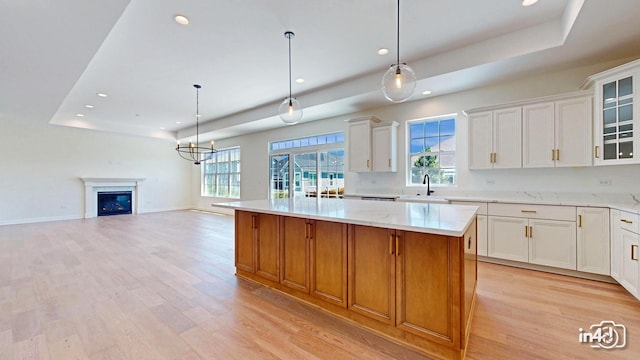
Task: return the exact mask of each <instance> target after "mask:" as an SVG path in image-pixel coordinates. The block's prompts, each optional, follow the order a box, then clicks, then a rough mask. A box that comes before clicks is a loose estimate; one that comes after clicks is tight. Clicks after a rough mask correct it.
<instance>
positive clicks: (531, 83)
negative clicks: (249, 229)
mask: <svg viewBox="0 0 640 360" xmlns="http://www.w3.org/2000/svg"><path fill="white" fill-rule="evenodd" d="M631 60H633V59H622V60H619V61H614V62H609V63H601V64H594V65H587V66H582V67H577V68H574V69H571V70H568V71H561V72H554V73H547V74H543V75H539V74H538V75H532V76H529V77H523V78H520V79H518V80H514V81H510V82H505V83H501V84H497V85H492V86H487V87H483V88H478V89H473V90H469V91H463V92H458V93H454V94H448V95H443V96H438V97H431V98H426V99H424V100H420V101H413V102H410V103H404V104H394V105H388V106H385V107H382V108H377V109H371V110H369V111H366V112H360V113H354V114H350V115H347V116H341V117H336V118H330V119H325V120H318V121H314V122H310V123H303V124H298V125H294V126H290V127H284V128H280V129H276V130H271V131H265V132H260V133H255V134H250V135H246V136H240V137H235V138H229V139H225V140H221V141H219V142H218V146H220V147H230V146H238V145H239V146H240V147H241V152H242V160H241V162H242V174H241V198H242V200H250V199H259V198H266V197H267V195H268V174H269V169H268V166H269V162H268V143H269V141H274V140H281V139H289V138H296V137H302V136H309V135H316V134H321V133H327V132H332V131H339V130H343V131H346V124H345V122H344V120H346V119H350V118H355V117H359V116H363V115H373V116H376V117H378V118H380V119H382V120H385V121H391V120H395V121H398V122H399V123H400V127H399V129H398V135H399V136H398V150H399V152H398V153H399V159H398V161H399V167H398V172H397V173H369V174H366V173H365V174H358V173H347V174H346V175H345V177H346V179H345V181H346V186H345V188H346V192H348V193H372V192H373V193H394V194H402V193H404V194H415V193H417V192H423V191H424V190H423V189H422V187H407V186H405V169H406V165H407V164H406V161H407V160H406V156H405V155H404V154H406V150H405V149H406V145H405V143H406V141H405V131H406V126H405V125H406V121H407V120H413V119H420V118H425V117H431V116H438V115H443V114H450V113H457V114H458V122H457V140H456V147H457V152H456V161H457V181H458V184H457V185H456V186H455V187H449V188H436V191H437V194H438V195H451V194H455V193H456V192H461V191H540V192H595V193H604V192H606V193H621V192H632V191H633V192H637V185H636V184H637V179H638V178H639V177H640V165H632V166H629V165H627V166H620V165H618V166H602V167H587V168H564V169H563V168H558V169H555V168H550V169H513V170H481V171H478V170H474V171H469V170H468V169H467V164H468V154H467V142H468V136H467V118H466V117H465V116H464V115H463V114H462V111H463V110H466V109H472V108H475V107H481V106H489V105H496V104H501V103H505V102H509V101H515V100H522V99H529V98H535V97H541V96H548V95H554V94H562V93H567V92H572V91H577V90H580V86H581V85H582V83H583V82H584V81H585V80H586V78H587V77H588V76H589V75H592V74H595V73H597V72H600V71H602V70H605V69H608V68H611V67H614V66H617V65H619V64H622V63H625V62H627V61H631ZM380 96H382V94H381V95H380ZM301 101H304V99H301ZM193 179H194V183H193V188H194V194H193V202H194V204H195V206H196V207H198V208H201V209H211V204H212V203H215V202H220V201H227V200H226V199H216V198H203V197H201V196H200V191H199V180H198V179H199V175H198V173H195V175H194V177H193ZM600 179H607V180H611V185H610V186H601V185H599V180H600Z"/></svg>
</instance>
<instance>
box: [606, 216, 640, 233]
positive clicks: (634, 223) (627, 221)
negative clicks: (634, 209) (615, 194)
mask: <svg viewBox="0 0 640 360" xmlns="http://www.w3.org/2000/svg"><path fill="white" fill-rule="evenodd" d="M612 225H613V224H612ZM619 225H620V227H621V228H622V229H626V230H629V231H631V232H633V233H636V234H638V233H640V231H639V230H640V229H639V228H640V226H639V225H640V216H639V215H638V214H634V213H630V212H626V211H620V223H619Z"/></svg>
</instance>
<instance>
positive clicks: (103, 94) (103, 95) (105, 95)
mask: <svg viewBox="0 0 640 360" xmlns="http://www.w3.org/2000/svg"><path fill="white" fill-rule="evenodd" d="M96 95H98V96H100V97H103V98H105V97H107V96H109V95H107V94H105V93H96Z"/></svg>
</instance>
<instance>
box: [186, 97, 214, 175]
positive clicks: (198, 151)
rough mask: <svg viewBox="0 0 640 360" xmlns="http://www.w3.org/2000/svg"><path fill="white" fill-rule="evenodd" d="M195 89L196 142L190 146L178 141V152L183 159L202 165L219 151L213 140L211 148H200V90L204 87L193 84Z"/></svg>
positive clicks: (190, 143)
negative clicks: (202, 161)
mask: <svg viewBox="0 0 640 360" xmlns="http://www.w3.org/2000/svg"><path fill="white" fill-rule="evenodd" d="M193 87H194V88H196V142H195V143H193V142H192V141H191V140H189V145H180V141H178V145H177V146H176V151H177V152H178V155H180V157H182V158H183V159H185V160H189V161H193V163H194V164H196V165H200V161H201V160H206V157H207V155H209V156H210V155H213V154H215V153H217V152H218V150H216V149H214V148H213V140H211V147H210V148H207V147H204V146H200V142H199V140H200V134H199V130H200V129H199V126H198V118H200V88H201V87H202V86H200V85H198V84H193Z"/></svg>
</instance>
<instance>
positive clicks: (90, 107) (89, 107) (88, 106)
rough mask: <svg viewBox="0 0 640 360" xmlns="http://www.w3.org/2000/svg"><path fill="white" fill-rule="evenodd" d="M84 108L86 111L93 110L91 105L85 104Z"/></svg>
mask: <svg viewBox="0 0 640 360" xmlns="http://www.w3.org/2000/svg"><path fill="white" fill-rule="evenodd" d="M84 107H86V108H87V109H93V105H91V104H86V105H85V106H84Z"/></svg>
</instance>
